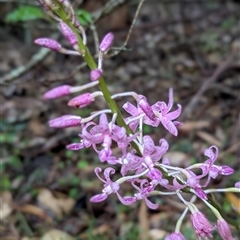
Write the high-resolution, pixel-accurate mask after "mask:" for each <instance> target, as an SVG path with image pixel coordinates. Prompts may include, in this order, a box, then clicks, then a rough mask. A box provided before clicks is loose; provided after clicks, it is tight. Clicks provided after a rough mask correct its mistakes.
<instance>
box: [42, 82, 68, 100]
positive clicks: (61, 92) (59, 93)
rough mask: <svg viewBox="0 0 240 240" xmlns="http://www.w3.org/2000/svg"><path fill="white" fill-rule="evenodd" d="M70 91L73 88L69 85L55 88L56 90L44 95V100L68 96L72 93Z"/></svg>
mask: <svg viewBox="0 0 240 240" xmlns="http://www.w3.org/2000/svg"><path fill="white" fill-rule="evenodd" d="M70 89H71V86H69V85H62V86H59V87H55V88H53V89H51V90H49V91H48V92H46V93H45V94H44V95H43V98H44V99H54V98H59V97H63V96H67V95H69V94H70V93H71V92H70Z"/></svg>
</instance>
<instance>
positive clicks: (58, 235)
mask: <svg viewBox="0 0 240 240" xmlns="http://www.w3.org/2000/svg"><path fill="white" fill-rule="evenodd" d="M40 240H73V237H71V236H70V235H69V234H67V233H65V232H63V231H60V230H58V229H52V230H50V231H48V232H46V233H45V234H44V235H43V236H42V237H41V239H40Z"/></svg>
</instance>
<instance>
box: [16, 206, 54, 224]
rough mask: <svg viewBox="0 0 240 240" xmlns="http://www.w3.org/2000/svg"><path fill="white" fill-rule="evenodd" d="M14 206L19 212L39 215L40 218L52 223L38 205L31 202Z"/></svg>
mask: <svg viewBox="0 0 240 240" xmlns="http://www.w3.org/2000/svg"><path fill="white" fill-rule="evenodd" d="M16 208H17V209H18V210H19V211H21V212H24V213H28V214H31V215H35V216H37V217H39V218H40V219H43V220H45V221H46V222H48V223H53V221H52V219H51V218H50V217H49V216H48V215H47V213H46V212H44V211H43V210H42V209H41V208H39V207H36V206H34V205H31V204H25V205H23V206H18V207H16Z"/></svg>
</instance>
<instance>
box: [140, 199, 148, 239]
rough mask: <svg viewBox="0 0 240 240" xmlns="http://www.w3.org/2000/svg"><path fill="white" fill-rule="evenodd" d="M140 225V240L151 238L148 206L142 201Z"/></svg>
mask: <svg viewBox="0 0 240 240" xmlns="http://www.w3.org/2000/svg"><path fill="white" fill-rule="evenodd" d="M138 219H139V225H140V229H141V234H140V236H139V240H145V239H148V238H149V235H148V231H149V221H148V212H147V205H146V203H145V201H141V205H140V209H139V213H138Z"/></svg>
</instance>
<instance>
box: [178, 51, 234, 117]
mask: <svg viewBox="0 0 240 240" xmlns="http://www.w3.org/2000/svg"><path fill="white" fill-rule="evenodd" d="M233 58H234V55H231V56H229V57H228V58H227V60H226V61H224V62H223V63H222V64H220V65H219V67H218V68H217V69H216V70H215V72H214V73H213V74H212V76H210V77H209V78H207V79H206V80H205V81H204V83H203V84H202V86H201V88H200V89H199V90H198V92H197V93H196V95H195V96H194V97H193V98H192V99H191V101H190V103H189V104H188V105H187V106H186V107H185V110H184V111H183V113H182V114H181V116H180V118H179V120H180V121H181V120H182V119H184V118H185V117H188V116H189V115H190V114H191V113H192V110H193V109H194V107H195V106H196V104H197V103H198V101H199V100H200V98H201V96H202V95H203V94H204V92H205V91H206V90H207V89H208V88H209V86H210V85H211V84H212V83H213V82H215V81H217V79H218V78H219V76H220V75H221V74H222V73H223V72H224V71H225V70H226V69H227V68H228V67H229V65H230V64H231V63H232V61H233Z"/></svg>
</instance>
